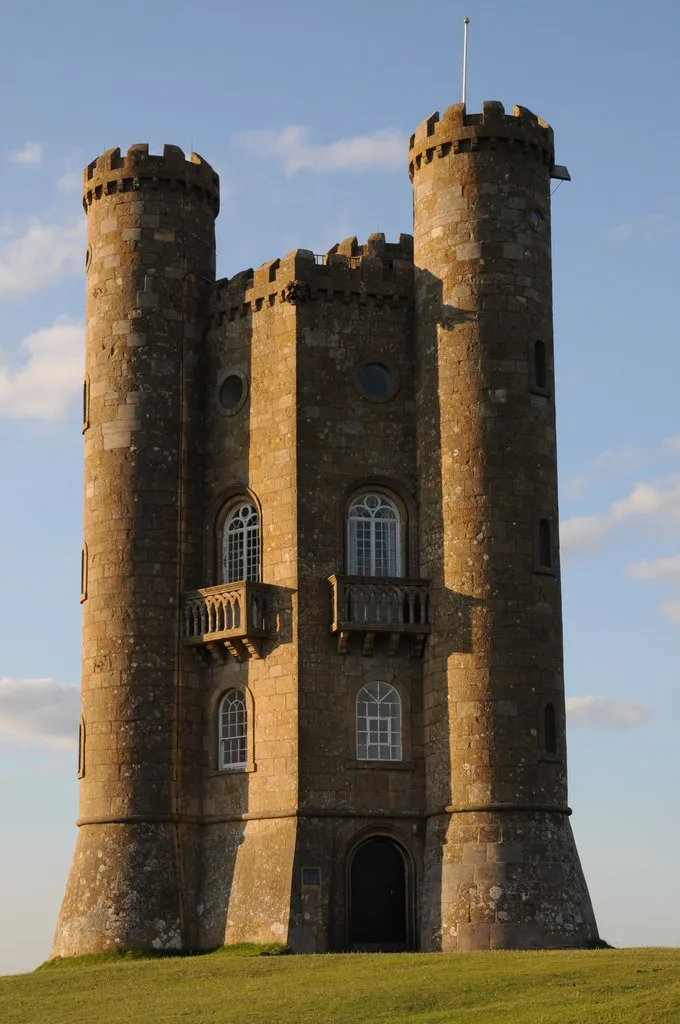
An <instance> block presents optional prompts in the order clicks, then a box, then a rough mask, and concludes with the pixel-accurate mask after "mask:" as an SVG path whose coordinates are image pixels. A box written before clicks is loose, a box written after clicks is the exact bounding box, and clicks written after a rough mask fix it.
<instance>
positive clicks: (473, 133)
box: [408, 100, 555, 180]
mask: <svg viewBox="0 0 680 1024" xmlns="http://www.w3.org/2000/svg"><path fill="white" fill-rule="evenodd" d="M514 146H518V147H520V148H521V149H522V150H523V151H524V152H526V153H533V155H534V157H535V158H536V159H538V160H540V161H542V162H543V163H545V164H547V165H549V166H552V165H553V163H554V159H555V142H554V136H553V130H552V128H551V127H550V125H549V124H548V123H547V122H546V121H544V120H543V119H542V118H540V117H537V115H536V114H533V113H532V112H531V111H530V110H527V108H526V107H518V106H515V107H513V112H512V114H506V113H505V108H504V106H503V104H502V103H499V102H498V101H497V100H487V101H486V102H485V103H483V104H482V113H481V114H468V113H467V112H466V109H465V104H464V103H455V104H453V105H452V106H450V107H448V108H447V109H446V110H445V111H444V116H443V117H442V118H441V119H440V117H439V112H438V111H436V112H435V113H434V114H431V115H430V116H429V117H428V118H426V119H425V120H424V121H422V122H421V123H420V124H419V125H418V127H417V128H416V130H415V132H414V133H413V135H412V136H411V138H410V140H409V157H408V159H409V175H410V177H411V180H413V176H414V174H416V173H417V172H418V171H419V170H420V168H421V166H422V164H423V163H425V164H428V163H431V161H432V160H434V159H440V158H442V157H446V156H448V155H449V153H453V154H454V155H455V154H457V153H462V152H474V151H475V150H478V149H491V150H493V149H497V148H499V147H502V148H504V149H506V150H507V149H509V148H512V147H514Z"/></svg>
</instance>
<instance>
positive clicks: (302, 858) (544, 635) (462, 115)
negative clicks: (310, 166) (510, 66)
mask: <svg viewBox="0 0 680 1024" xmlns="http://www.w3.org/2000/svg"><path fill="white" fill-rule="evenodd" d="M553 160H554V140H553V135H552V131H551V129H550V128H549V127H548V126H547V125H546V124H545V122H543V121H541V120H540V119H539V118H537V117H536V116H535V115H533V114H532V113H531V112H530V111H527V110H526V109H525V108H520V107H518V108H515V110H514V113H513V114H506V113H505V111H504V109H503V107H502V106H501V105H500V104H498V103H485V104H484V106H483V111H482V113H481V114H467V112H466V111H465V109H464V108H463V107H462V106H461V105H458V106H454V107H450V108H449V109H448V110H447V111H446V112H445V114H444V116H443V117H442V118H439V116H438V115H436V114H435V115H432V116H431V117H430V118H428V119H427V120H426V121H424V122H423V123H422V124H421V125H420V126H419V127H418V129H417V130H416V132H415V134H414V136H413V137H412V139H411V141H410V145H409V150H408V163H409V173H410V177H411V180H412V182H413V190H414V236H413V237H412V236H410V235H401V236H400V237H399V239H398V241H397V242H394V243H390V242H386V241H385V238H384V236H383V235H381V234H375V235H372V236H370V238H369V239H368V240H367V242H366V243H365V244H363V245H360V244H359V243H358V241H357V239H356V238H348V239H345V240H344V241H343V242H341V243H338V244H337V245H335V246H333V248H332V249H331V250H329V252H327V253H325V254H323V255H320V254H314V253H312V252H310V251H309V250H305V249H297V250H295V251H293V252H291V253H289V254H288V255H287V256H284V257H281V258H280V259H275V260H271V261H269V262H268V263H265V264H263V265H262V266H261V267H260V268H258V269H256V270H254V271H253V270H247V271H244V272H243V273H241V274H237V275H236V276H235V277H233V278H232V279H231V280H219V281H215V244H214V219H215V217H216V215H217V212H218V208H219V183H218V179H217V175H216V174H215V173H214V172H213V170H212V169H211V168H210V166H209V165H208V164H207V163H206V162H205V161H203V160H202V159H201V158H200V157H198V156H196V155H195V154H192V156H191V158H190V159H189V160H186V159H185V157H184V154H183V153H182V151H181V150H179V149H177V147H173V146H166V147H165V149H164V152H163V155H162V156H154V155H150V154H149V152H148V147H146V146H142V145H138V146H133V147H131V149H130V150H129V151H128V153H127V154H126V155H124V156H122V155H121V153H120V151H119V150H110V151H109V152H107V153H105V154H104V155H103V156H101V157H99V158H98V159H97V160H95V161H94V162H93V163H92V164H90V165H89V166H88V168H87V169H86V172H85V178H84V207H85V210H86V214H87V219H88V249H87V349H86V368H85V370H86V378H85V390H84V395H85V402H84V404H85V409H84V419H85V424H84V438H85V527H84V529H85V537H84V541H85V544H84V548H83V551H84V555H83V558H84V567H83V574H84V575H83V579H84V584H83V708H82V715H83V718H82V723H83V724H82V728H81V757H80V774H81V776H82V777H81V809H80V819H79V825H80V829H79V837H78V842H77V847H76V853H75V856H74V862H73V866H72V869H71V873H70V876H69V881H68V886H67V891H66V896H65V898H64V903H63V906H62V911H61V915H60V919H59V924H58V926H57V933H56V936H55V944H54V955H56V956H69V955H75V954H82V953H91V952H99V951H101V950H106V949H160V950H177V949H208V948H213V947H215V946H218V945H221V944H222V943H225V942H227V943H229V942H241V941H253V942H267V941H283V942H288V943H289V944H290V945H291V946H292V947H293V948H294V949H296V950H298V951H300V952H314V951H319V952H321V951H325V950H343V949H427V950H459V951H465V950H471V949H496V948H548V947H562V946H578V945H583V944H585V943H588V942H590V941H593V940H595V939H596V938H597V930H596V925H595V921H594V917H593V913H592V908H591V906H590V901H589V897H588V892H587V888H586V885H585V881H584V879H583V875H582V872H581V868H580V865H579V862H578V855H577V853H576V849H575V846H574V842H573V837H572V834H571V830H570V826H569V817H568V815H569V813H570V811H569V808H568V806H567V792H566V750H565V723H564V687H563V676H562V635H561V603H560V578H559V540H558V536H557V475H556V441H555V406H554V379H553V336H552V291H551V289H552V279H551V258H550V197H549V185H550V174H551V170H552V166H553ZM378 506H380V507H384V508H385V509H387V510H388V511H387V512H385V513H384V515H385V517H386V518H385V519H384V521H383V520H380V521H378V520H375V521H373V520H370V516H371V515H372V514H373V513H370V512H369V511H367V510H370V509H371V508H376V507H378ZM237 507H247V508H248V509H250V512H249V515H251V516H253V517H254V520H253V521H255V522H256V523H257V539H258V542H257V546H256V547H253V546H252V545H253V544H254V541H253V539H252V537H253V536H254V535H248V536H249V537H250V539H249V540H248V539H244V540H243V544H244V545H250V547H248V548H247V551H248V552H249V554H248V555H247V558H246V555H245V554H244V555H243V559H244V560H243V561H242V562H239V561H238V558H239V557H241V556H239V555H238V552H237V553H236V554H234V552H235V551H236V549H235V548H234V547H233V544H234V543H236V542H235V541H232V540H230V538H229V529H230V527H229V524H230V523H231V522H232V518H233V517H232V513H233V512H234V510H235V509H236V508H237ZM357 507H359V508H360V509H362V510H363V511H362V512H360V513H354V512H352V513H351V514H350V510H351V509H355V508H357ZM362 515H363V516H364V517H368V518H365V519H364V520H363V521H361V522H360V521H359V520H358V519H357V516H359V517H361V516H362ZM353 517H354V518H353ZM350 519H351V520H352V522H351V523H350ZM369 520H370V521H369ZM244 537H245V535H244ZM239 543H241V542H240V541H239ZM230 544H231V545H232V546H231V547H230V546H229V545H230ZM225 550H228V551H230V552H231V555H230V557H231V558H232V562H233V561H234V559H236V561H235V563H234V564H236V565H242V566H243V568H242V569H236V570H232V569H230V568H229V565H231V563H228V560H227V561H225V558H224V551H225ZM243 551H246V548H245V547H244V549H243ZM248 559H249V561H248ZM233 572H236V573H237V575H236V576H234V575H233ZM239 572H242V573H243V580H247V581H250V582H249V583H248V586H249V587H250V589H248V588H247V587H246V586H245V585H244V583H243V580H240V579H239V577H238V573H239ZM229 573H232V575H231V576H230V575H229ZM376 576H378V577H380V580H379V582H380V587H379V588H376V587H375V586H374V584H375V582H376V580H375V577H376ZM405 584H408V585H405ZM220 587H224V588H232V589H227V591H225V593H226V598H225V600H223V601H222V602H221V603H219V602H218V604H215V600H216V598H215V594H216V593H217V591H216V590H215V589H214V588H218V590H219V588H220ZM211 588H213V589H211ZM249 594H251V595H253V600H255V597H257V601H258V602H259V603H258V604H257V606H253V607H252V608H251V607H248V608H243V609H242V608H241V606H240V604H239V601H241V602H242V601H247V600H250V598H248V597H247V596H246V595H249ZM337 594H342V595H344V596H343V597H342V602H343V604H342V607H341V608H337V607H336V608H335V611H334V612H333V609H332V605H331V598H332V596H333V595H336V600H339V599H338V598H337ZM239 595H240V596H239ZM187 602H191V604H190V608H191V611H190V622H191V635H189V634H187V626H186V622H187V620H186V616H185V605H186V607H189V605H188V604H187ZM202 602H206V604H205V608H206V611H205V617H204V618H201V616H202V614H203V613H202V611H201V609H202V607H203V604H202ZM211 602H212V603H211ZM404 602H406V604H405V603H404ZM408 602H410V604H409V603H408ZM216 608H219V610H218V611H216V610H215V609H216ZM210 609H212V610H210ZM187 614H188V613H187ZM211 616H212V617H211ZM227 617H229V621H228V622H227V621H226V619H227ZM421 627H422V628H421ZM189 641H190V642H189ZM367 694H369V696H368V697H367V696H366V695H367ZM370 694H373V695H374V697H371V696H370ZM226 695H230V696H229V699H230V701H232V705H233V706H238V707H240V708H242V711H241V712H239V714H240V715H241V718H240V719H238V720H237V719H236V718H233V719H227V716H226V712H225V711H224V710H223V709H224V707H225V702H224V698H225V696H226ZM234 695H235V697H234ZM376 695H377V696H376ZM234 700H235V701H236V703H235V704H234ZM371 700H375V702H376V703H375V705H373V704H370V701H371ZM379 700H380V701H385V703H384V704H383V705H382V706H379V704H378V701H379ZM367 701H368V703H367ZM369 704H370V707H369ZM232 705H230V706H232ZM362 708H363V709H364V710H361V709H362ZM366 708H369V710H365V709H366ZM381 708H382V709H381ZM362 716H363V717H362ZM230 729H231V730H232V732H229V730H230ZM239 730H240V731H239ZM362 730H363V731H362ZM372 730H373V731H372ZM230 736H231V737H232V739H231V740H230V739H229V737H230ZM239 737H240V738H239ZM385 737H387V738H385ZM229 742H231V743H232V744H236V746H235V747H233V746H232V747H228V746H227V747H225V744H227V745H228V743H229ZM240 743H242V754H239V756H238V757H236V758H235V759H234V758H232V762H229V761H228V759H227V761H226V763H225V757H224V751H225V749H229V750H231V749H234V750H236V749H239V750H240V749H241V747H239V746H238V744H240Z"/></svg>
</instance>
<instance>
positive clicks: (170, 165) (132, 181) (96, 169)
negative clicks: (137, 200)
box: [83, 142, 220, 216]
mask: <svg viewBox="0 0 680 1024" xmlns="http://www.w3.org/2000/svg"><path fill="white" fill-rule="evenodd" d="M147 188H152V189H162V188H165V189H171V190H180V191H183V192H191V193H192V195H193V196H194V197H195V198H196V199H198V200H202V201H205V202H207V203H208V205H209V206H210V207H211V209H212V210H213V212H214V214H215V216H217V213H218V211H219V196H220V179H219V176H218V174H217V173H216V172H215V171H214V170H213V169H212V167H211V166H210V164H209V163H208V162H207V161H206V160H204V159H203V157H202V156H199V154H198V153H191V155H190V156H189V159H188V160H187V158H186V156H185V154H184V150H182V149H180V147H179V146H169V145H166V146H163V155H162V156H161V155H157V154H153V153H149V146H148V144H147V143H146V142H140V143H137V144H135V145H133V146H130V148H129V149H128V151H127V153H126V154H125V156H122V155H121V151H120V149H119V148H116V149H108V150H107V151H106V152H105V153H102V155H101V156H99V157H97V159H96V160H93V161H92V163H90V164H88V165H87V167H86V168H85V172H84V175H83V207H84V209H85V212H86V213H87V210H88V208H89V207H90V206H91V205H92V203H93V202H95V201H96V200H98V199H101V197H102V196H103V195H111V194H114V193H118V192H137V191H139V190H140V189H147Z"/></svg>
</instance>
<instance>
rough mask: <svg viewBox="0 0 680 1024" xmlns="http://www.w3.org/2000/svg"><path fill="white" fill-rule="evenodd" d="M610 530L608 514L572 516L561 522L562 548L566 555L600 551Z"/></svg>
mask: <svg viewBox="0 0 680 1024" xmlns="http://www.w3.org/2000/svg"><path fill="white" fill-rule="evenodd" d="M609 532H610V523H609V521H608V519H607V517H606V516H572V518H571V519H565V520H564V521H563V522H562V523H560V550H561V551H562V553H563V554H566V555H572V554H575V555H588V554H592V553H593V552H595V551H599V550H600V549H601V548H602V546H603V543H604V541H605V540H606V538H607V535H608V534H609Z"/></svg>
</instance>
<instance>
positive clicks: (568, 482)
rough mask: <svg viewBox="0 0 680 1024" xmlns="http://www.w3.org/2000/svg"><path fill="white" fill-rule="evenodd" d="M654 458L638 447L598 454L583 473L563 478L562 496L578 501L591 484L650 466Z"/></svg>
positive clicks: (653, 455) (650, 453) (615, 449)
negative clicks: (604, 478)
mask: <svg viewBox="0 0 680 1024" xmlns="http://www.w3.org/2000/svg"><path fill="white" fill-rule="evenodd" d="M666 449H667V450H668V448H667V443H666ZM679 450H680V448H679ZM656 457H657V454H656V453H655V452H649V451H644V450H643V449H642V448H640V447H639V446H638V445H629V446H628V447H627V448H614V449H608V450H607V451H604V452H600V454H599V455H596V456H595V458H594V459H592V460H591V461H590V462H589V463H588V465H587V466H586V469H585V471H584V472H583V473H575V474H571V475H570V476H567V477H565V479H564V480H563V481H562V482H561V491H562V495H563V496H564V497H565V498H567V499H568V500H570V501H578V500H579V499H580V498H583V497H584V496H585V495H586V493H587V492H588V490H589V489H590V487H591V486H592V484H593V483H595V482H596V481H600V480H602V478H603V477H604V476H606V477H616V476H623V475H624V474H626V473H631V472H633V471H635V470H639V469H642V468H643V467H644V466H648V465H650V463H652V462H654V461H655V459H656Z"/></svg>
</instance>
